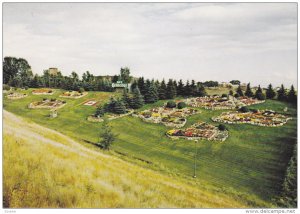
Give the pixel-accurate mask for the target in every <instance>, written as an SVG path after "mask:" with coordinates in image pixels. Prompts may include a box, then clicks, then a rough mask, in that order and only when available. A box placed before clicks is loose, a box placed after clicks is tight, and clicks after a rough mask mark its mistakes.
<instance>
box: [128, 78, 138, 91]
mask: <svg viewBox="0 0 300 214" xmlns="http://www.w3.org/2000/svg"><path fill="white" fill-rule="evenodd" d="M137 87H138V83H137V81H136V80H134V82H133V83H132V84H131V86H130V88H131V91H133V90H134V89H135V88H137Z"/></svg>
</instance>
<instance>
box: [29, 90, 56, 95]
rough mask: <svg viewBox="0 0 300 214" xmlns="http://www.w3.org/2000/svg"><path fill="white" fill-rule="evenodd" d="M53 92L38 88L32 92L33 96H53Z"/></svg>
mask: <svg viewBox="0 0 300 214" xmlns="http://www.w3.org/2000/svg"><path fill="white" fill-rule="evenodd" d="M54 92H55V90H53V89H50V88H39V89H34V90H33V91H32V94H33V95H53V94H54Z"/></svg>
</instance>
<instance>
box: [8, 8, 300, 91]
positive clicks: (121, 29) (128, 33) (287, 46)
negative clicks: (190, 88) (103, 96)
mask: <svg viewBox="0 0 300 214" xmlns="http://www.w3.org/2000/svg"><path fill="white" fill-rule="evenodd" d="M4 56H14V57H18V58H25V59H26V60H27V61H28V62H29V64H30V65H31V67H32V70H33V72H34V73H38V74H42V72H43V70H45V69H47V68H49V67H58V68H59V70H61V71H62V73H63V75H70V74H71V72H72V71H76V72H77V73H79V74H80V75H81V74H82V73H83V72H85V71H90V72H91V73H93V74H94V75H115V74H119V71H120V68H121V67H125V66H127V67H129V68H130V71H131V74H132V75H133V76H135V77H139V76H144V77H145V78H150V79H152V78H154V79H160V80H161V79H163V78H164V79H169V78H173V79H177V80H179V79H183V80H184V81H186V80H191V79H194V80H196V81H197V82H198V81H201V82H202V81H208V80H214V81H219V82H229V81H230V80H232V79H238V80H240V81H241V82H245V83H248V82H251V84H252V85H253V86H254V85H258V84H261V85H262V86H266V85H267V84H269V83H272V84H273V85H274V86H278V85H279V84H281V83H283V84H284V85H286V86H290V85H291V84H294V85H295V86H296V85H297V4H296V3H215V4H211V3H86V4H84V3H4V4H3V57H4Z"/></svg>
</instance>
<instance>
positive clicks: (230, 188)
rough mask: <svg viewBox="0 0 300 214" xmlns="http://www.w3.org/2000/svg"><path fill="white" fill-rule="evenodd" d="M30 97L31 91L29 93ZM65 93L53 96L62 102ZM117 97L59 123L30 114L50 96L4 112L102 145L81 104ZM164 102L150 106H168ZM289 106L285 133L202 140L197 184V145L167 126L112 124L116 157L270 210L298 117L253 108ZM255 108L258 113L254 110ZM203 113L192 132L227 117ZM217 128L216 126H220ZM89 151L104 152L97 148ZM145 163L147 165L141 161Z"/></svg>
mask: <svg viewBox="0 0 300 214" xmlns="http://www.w3.org/2000/svg"><path fill="white" fill-rule="evenodd" d="M27 93H29V94H30V90H29V91H28V92H27ZM60 93H61V91H58V92H56V94H54V95H53V96H49V97H57V96H58V95H59V94H60ZM110 95H112V93H105V92H89V95H88V97H83V98H80V99H78V100H70V99H65V100H67V105H66V106H65V107H63V108H61V109H59V116H58V118H54V119H52V118H49V117H48V114H49V111H48V110H37V109H35V110H30V109H28V108H27V105H28V104H29V103H30V102H32V101H33V100H40V99H42V98H43V97H45V96H33V95H30V96H28V97H27V98H24V99H21V100H7V99H6V98H5V99H4V109H6V110H8V111H11V112H13V113H15V114H18V115H20V116H22V117H25V118H29V119H31V120H33V121H34V122H36V123H38V124H41V125H44V126H46V127H49V128H51V129H54V130H57V131H59V132H61V133H64V134H66V135H68V136H71V137H73V138H75V139H77V140H85V141H89V142H97V141H98V140H99V137H98V134H99V129H100V127H101V124H98V123H91V122H88V121H87V120H86V117H87V116H88V115H89V114H91V113H93V112H94V111H95V108H94V107H89V106H83V105H81V103H82V102H83V101H84V100H86V99H90V98H92V97H102V98H101V100H103V101H104V100H106V99H108V97H109V96H110ZM162 103H163V102H162V101H160V102H158V103H156V104H153V105H146V106H145V107H143V109H146V108H150V107H152V106H154V105H162ZM286 106H288V109H289V110H288V114H290V116H291V117H293V118H294V119H293V120H291V121H289V122H288V123H287V124H286V125H284V126H282V127H258V126H252V125H246V124H238V125H226V126H227V127H228V128H229V138H228V139H227V140H226V141H225V142H222V143H220V142H211V141H206V140H201V141H200V142H199V144H198V153H197V165H198V168H197V178H196V179H193V178H192V175H193V164H194V154H195V150H194V142H191V141H186V140H177V141H173V140H171V139H169V138H167V137H166V136H165V132H166V131H167V130H168V129H169V128H167V127H165V126H163V125H159V124H150V123H144V122H142V121H141V120H140V119H138V118H134V117H130V116H128V117H124V118H120V119H117V120H114V121H112V122H111V125H112V127H113V131H114V132H115V133H117V134H118V137H117V140H116V142H115V144H114V146H113V151H114V152H115V153H117V155H120V154H121V155H120V157H122V158H123V159H126V160H128V161H134V162H136V163H138V164H140V165H142V166H144V167H147V168H151V169H155V170H157V171H160V172H163V173H165V174H172V175H173V176H175V177H179V178H181V179H185V180H186V182H189V183H195V185H197V186H198V187H203V186H205V187H207V188H209V189H212V188H214V189H215V190H216V191H217V192H218V194H222V193H224V194H228V195H232V196H234V197H236V200H239V201H243V202H244V203H247V204H248V205H249V206H252V207H270V206H273V204H272V201H273V199H274V198H276V197H277V196H278V195H279V193H280V190H281V184H282V182H283V178H284V173H285V170H286V167H287V164H288V161H289V159H290V157H291V154H292V151H293V146H294V144H295V142H296V137H297V120H296V117H297V112H296V109H295V107H293V106H291V105H289V104H286V103H282V102H278V101H273V100H272V101H270V100H268V101H266V103H263V104H259V105H255V106H253V108H259V109H266V108H267V109H273V110H275V111H278V112H281V113H284V112H283V109H284V107H286ZM251 108H252V107H251ZM201 111H202V113H201V114H198V115H194V116H191V117H189V118H188V123H187V125H186V126H189V125H191V124H192V123H194V122H196V121H198V120H203V121H208V122H210V123H213V122H212V121H211V117H212V116H216V115H219V114H220V113H221V112H222V111H211V110H204V109H201ZM214 124H216V123H214ZM86 145H87V146H88V147H89V148H92V149H95V150H98V148H97V147H95V146H93V145H92V144H86ZM138 160H143V161H138Z"/></svg>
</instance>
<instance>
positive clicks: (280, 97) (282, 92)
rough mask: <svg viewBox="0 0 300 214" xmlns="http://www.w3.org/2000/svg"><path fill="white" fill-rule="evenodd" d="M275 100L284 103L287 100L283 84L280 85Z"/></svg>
mask: <svg viewBox="0 0 300 214" xmlns="http://www.w3.org/2000/svg"><path fill="white" fill-rule="evenodd" d="M277 99H278V100H279V101H286V100H287V95H286V91H285V88H284V86H283V84H281V87H280V89H279V90H278V91H277Z"/></svg>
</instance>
